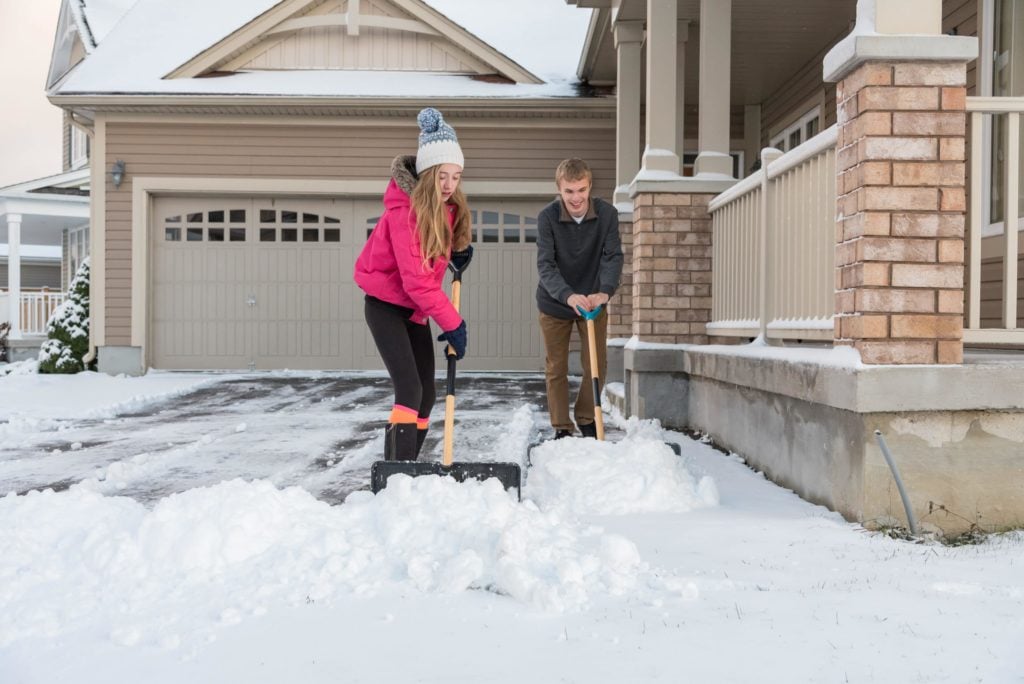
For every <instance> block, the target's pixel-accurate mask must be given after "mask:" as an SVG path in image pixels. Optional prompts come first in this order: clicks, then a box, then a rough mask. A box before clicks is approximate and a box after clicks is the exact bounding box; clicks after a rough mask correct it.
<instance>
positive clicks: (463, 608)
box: [0, 374, 1024, 684]
mask: <svg viewBox="0 0 1024 684" xmlns="http://www.w3.org/2000/svg"><path fill="white" fill-rule="evenodd" d="M255 377H256V376H237V375H235V376H230V375H210V374H191V375H187V374H150V375H148V376H146V377H143V378H109V377H106V376H101V375H97V374H81V375H79V376H49V377H47V376H35V375H31V374H15V375H9V376H6V377H0V440H2V442H0V496H2V494H3V493H4V492H7V491H10V490H12V489H15V490H18V491H21V489H23V488H24V487H23V484H24V482H26V481H31V477H30V472H29V471H31V463H27V464H26V463H24V461H26V460H28V461H32V460H38V461H39V462H40V464H41V465H40V468H41V469H42V470H47V469H50V470H51V471H53V472H47V473H45V477H43V478H42V480H45V479H46V478H50V477H53V476H55V475H58V474H59V473H57V472H56V470H57V469H58V466H57V464H62V465H61V466H60V467H66V468H69V469H71V468H73V464H74V460H75V459H76V458H81V459H83V460H85V461H87V462H88V463H89V465H88V467H87V468H86V470H87V471H88V472H92V471H93V470H96V469H97V468H96V466H97V463H96V462H94V460H95V459H96V457H95V456H90V452H91V451H94V450H100V449H102V448H103V447H100V446H90V445H89V444H88V443H86V445H85V446H81V445H80V446H79V447H78V448H77V449H76V448H73V447H69V448H68V449H66V450H64V449H62V450H61V451H62V453H61V454H59V455H56V456H54V455H52V454H51V452H50V451H44V450H41V446H40V445H46V446H47V448H48V447H49V446H50V445H52V444H53V443H56V442H59V441H61V440H64V441H67V440H74V439H86V442H88V441H89V440H95V442H96V443H97V444H98V443H99V442H101V441H103V440H107V445H106V447H105V448H107V449H108V451H106V452H104V453H105V454H106V455H105V456H104V457H103V459H99V460H105V461H107V462H105V465H103V467H102V469H100V470H101V471H102V473H101V474H102V477H99V476H95V477H82V478H80V481H79V480H78V479H75V480H74V481H75V483H74V484H70V485H69V486H67V488H66V489H63V490H62V491H59V492H54V491H52V490H50V491H41V492H40V491H33V492H30V493H28V494H26V495H17V494H15V493H14V492H11V493H9V494H7V495H6V496H3V497H2V498H0V682H3V683H4V684H6V683H7V682H12V683H13V682H74V683H76V684H77V683H79V682H141V681H145V682H185V681H190V682H233V681H239V682H246V683H250V682H281V681H290V682H412V681H415V682H510V683H511V682H515V683H517V684H518V683H519V682H522V681H536V682H617V683H618V682H681V681H695V682H748V681H763V682H775V681H780V682H781V681H784V682H833V681H834V682H847V681H849V682H865V681H873V682H939V681H948V682H974V681H977V682H1018V681H1022V679H1021V675H1022V673H1024V658H1022V656H1021V655H1020V654H1019V653H1020V649H1019V644H1020V643H1021V642H1022V641H1024V572H1022V566H1024V534H1022V533H1013V534H1008V535H1003V536H998V537H992V538H990V539H989V540H988V541H986V542H985V543H983V544H980V545H974V546H963V547H955V548H954V547H947V546H941V545H938V544H933V543H928V544H914V543H908V542H901V541H895V540H891V539H888V538H886V537H884V536H882V535H878V534H872V533H868V532H866V531H865V530H863V529H861V528H860V527H858V526H856V525H851V524H849V523H847V522H845V521H844V520H842V519H841V518H840V517H839V516H837V515H835V514H833V513H831V512H829V511H827V510H825V509H823V508H821V507H818V506H814V505H812V504H809V503H806V502H804V501H802V500H800V499H799V498H798V497H796V496H794V495H793V494H792V493H790V492H788V491H786V490H783V489H781V488H779V487H777V486H775V485H773V484H771V483H769V482H767V481H765V480H764V478H763V477H761V476H760V475H759V474H757V473H754V472H752V471H751V470H750V469H749V468H747V467H746V466H745V465H744V464H743V463H742V461H741V460H740V459H739V458H738V457H736V456H727V455H724V454H722V453H720V452H718V451H715V450H714V449H712V448H711V447H710V446H709V445H707V444H702V443H700V442H696V441H693V440H690V439H688V438H686V437H685V436H683V435H681V434H678V433H673V432H670V431H663V430H662V429H661V428H660V427H659V426H657V425H656V424H653V423H650V422H643V421H635V420H634V421H624V420H622V419H620V418H617V417H611V416H609V418H608V420H609V421H611V422H613V423H615V424H616V425H617V428H618V429H617V430H614V431H613V433H614V435H615V440H616V441H613V442H609V443H604V444H601V443H597V442H595V441H594V440H585V439H571V440H561V441H559V442H549V443H545V444H542V445H541V446H539V447H537V448H535V449H534V450H533V453H532V456H531V461H532V467H531V468H530V469H529V471H528V476H527V480H526V483H525V487H524V497H523V501H522V502H517V501H516V500H515V499H514V497H512V496H510V495H508V494H506V493H505V492H503V491H501V489H500V487H499V486H497V485H496V483H494V482H486V483H466V484H461V485H459V484H456V483H454V482H452V481H449V480H443V479H437V478H417V479H415V480H414V479H408V478H396V479H393V480H392V481H391V483H390V485H389V487H388V488H387V489H386V490H384V491H383V492H382V493H381V494H379V495H377V496H373V495H371V494H370V493H369V492H366V491H354V492H352V493H350V494H348V496H347V499H346V500H345V502H344V503H343V504H341V505H330V504H329V503H327V501H328V500H330V497H329V496H323V492H325V491H328V488H327V487H326V485H325V484H324V482H325V481H326V480H327V479H329V478H331V477H342V476H346V477H354V475H353V474H354V473H355V472H356V469H358V470H359V471H360V472H362V470H365V469H366V468H367V467H368V464H369V462H370V461H372V460H373V458H375V450H376V448H377V447H378V446H379V435H377V434H376V431H374V430H372V429H371V430H369V435H368V436H367V435H364V437H366V439H363V440H362V441H359V440H355V441H352V442H351V446H346V444H349V442H346V441H345V440H340V441H338V440H333V441H332V440H331V439H329V435H327V434H326V430H324V429H323V428H322V427H321V421H325V420H327V419H328V418H333V419H335V420H336V421H338V422H339V424H340V425H341V428H339V429H340V431H341V432H345V431H347V430H354V427H353V424H348V423H345V422H344V421H345V418H344V417H345V416H346V415H349V414H352V415H354V416H356V418H357V419H359V420H362V421H366V420H369V418H368V417H369V416H371V415H378V416H379V415H383V414H384V413H385V412H386V408H387V405H388V403H389V400H390V398H389V397H386V396H385V395H384V394H382V393H381V392H376V391H375V392H370V391H367V392H364V393H362V394H358V395H356V394H354V392H355V390H354V389H352V387H353V383H354V384H356V385H358V384H360V383H363V384H366V385H367V386H368V387H377V386H378V384H377V383H378V380H379V378H377V377H375V376H370V375H367V376H361V375H349V376H339V375H338V374H335V375H333V376H332V375H328V374H322V375H317V374H307V375H301V374H295V375H287V376H281V377H283V378H284V379H285V380H287V381H289V382H294V383H295V384H297V385H299V386H300V389H299V390H294V394H295V397H296V401H295V402H294V403H292V404H288V405H287V406H285V407H283V408H282V406H281V404H282V402H280V401H279V397H280V395H279V394H273V393H270V394H268V393H264V392H261V391H257V388H258V387H260V386H261V385H260V384H259V381H258V379H253V378H255ZM332 382H335V383H338V384H337V385H336V386H337V387H338V388H339V389H338V392H337V394H336V395H334V398H335V401H333V402H330V401H326V400H325V399H324V398H323V396H322V395H321V397H320V399H319V401H317V402H313V401H312V400H310V399H309V396H310V395H308V394H303V391H304V390H302V388H304V387H306V386H307V385H308V384H309V383H332ZM479 382H480V383H481V384H482V385H484V386H485V389H484V390H479V391H478V394H477V395H474V394H472V392H468V393H467V397H466V398H462V397H461V395H460V408H459V411H460V413H461V414H462V415H463V419H462V420H460V423H459V430H460V434H459V440H461V441H459V442H457V444H458V445H459V446H460V449H461V450H460V449H457V458H459V459H460V460H468V459H474V458H502V459H511V458H521V457H522V455H523V452H524V450H525V448H526V447H527V445H529V444H530V443H531V442H533V441H535V440H536V438H537V435H538V430H539V426H540V424H541V423H542V422H543V414H541V413H540V411H539V409H537V408H536V406H535V405H534V403H535V399H536V393H535V392H533V393H527V392H525V391H524V392H523V394H522V395H521V396H520V397H519V398H518V400H517V399H516V398H515V397H514V396H513V397H512V398H511V399H510V398H508V397H505V398H504V399H502V400H501V402H499V401H497V400H496V399H493V397H495V396H497V395H496V394H495V392H494V390H493V386H492V385H488V384H487V383H488V382H493V380H488V379H487V378H482V379H480V380H479ZM518 382H525V381H524V380H522V379H520V380H518ZM532 382H534V384H536V378H534V379H532ZM329 386H331V387H333V386H334V385H329ZM240 388H243V389H244V391H243V389H240ZM300 390H301V391H300ZM199 396H206V397H208V398H209V399H208V403H207V404H204V405H203V406H204V408H203V409H202V410H201V411H199V412H197V413H200V414H202V415H196V414H189V413H187V412H185V411H183V407H182V406H180V404H182V403H187V402H190V401H192V398H194V397H199ZM231 396H235V397H236V399H235V400H234V401H232V402H228V401H227V398H229V397H231ZM474 396H479V397H481V398H480V399H479V400H478V401H476V402H475V403H477V404H479V405H478V406H473V405H472V403H474V402H473V401H472V398H473V397H474ZM268 397H278V398H276V399H273V400H271V399H270V398H268ZM346 397H347V398H346ZM486 397H492V399H493V400H492V401H491V402H490V403H488V401H486ZM83 398H84V399H86V400H87V401H84V402H83ZM502 403H504V405H502ZM229 404H230V406H229ZM332 404H333V405H332ZM209 406H222V407H223V411H224V412H225V413H226V415H224V416H222V417H221V419H220V420H221V422H219V423H218V422H211V421H212V418H210V417H209V416H206V415H205V413H206V412H207V410H208V407H209ZM282 414H283V415H282ZM133 415H134V416H136V417H135V418H132V417H131V416H133ZM161 417H162V419H163V422H162V423H160V424H158V422H157V419H158V418H161ZM303 418H304V419H305V420H306V421H307V422H308V423H310V425H311V426H312V428H311V430H310V433H311V434H303V433H302V432H301V429H302V426H303ZM243 423H244V424H245V425H246V427H244V428H242V429H238V428H239V427H240V426H241V425H242V424H243ZM264 427H267V431H264V430H263V428H264ZM289 430H290V431H292V432H293V433H295V434H292V435H291V438H292V440H293V442H297V443H298V445H299V446H298V451H297V452H296V453H298V452H301V451H303V450H304V451H309V452H314V453H313V456H312V457H311V460H313V459H314V458H315V459H322V458H323V456H324V453H325V450H329V453H330V454H331V455H332V459H331V461H332V462H331V464H330V465H327V464H326V463H324V464H322V465H321V467H320V470H319V471H318V473H319V474H318V475H317V478H319V479H315V480H314V479H311V478H312V477H313V476H312V475H310V474H308V473H307V474H306V475H303V476H302V477H298V476H294V475H285V474H283V473H284V471H282V470H273V469H270V468H268V467H266V466H265V464H264V461H263V460H261V459H262V458H263V457H262V456H260V455H261V454H265V452H264V451H263V450H262V449H261V445H262V443H263V442H265V441H267V440H273V439H274V435H273V434H271V433H272V432H275V431H276V432H282V431H285V432H287V431H289ZM171 431H176V433H177V434H178V438H179V442H178V444H177V445H174V446H171V447H168V450H167V452H162V453H163V456H167V458H168V459H169V460H167V461H165V462H161V464H160V465H159V467H157V466H155V465H153V463H152V462H149V467H148V468H147V462H146V461H145V459H143V461H142V462H139V460H138V459H137V456H138V455H139V454H134V455H132V453H133V452H132V449H131V448H130V447H128V446H126V444H130V442H131V440H132V439H137V440H139V441H140V442H145V443H146V444H147V446H146V449H151V448H152V445H153V444H156V442H157V441H158V440H159V439H161V438H164V437H166V435H167V434H168V433H169V432H171ZM123 432H128V434H121V433H123ZM541 432H544V433H546V430H543V429H541ZM83 436H84V437H83ZM204 439H205V442H204V441H203V440H204ZM282 439H283V438H282ZM664 440H669V441H673V442H677V443H679V444H681V445H682V456H681V457H677V456H675V455H674V454H673V453H672V451H671V449H669V448H668V447H667V446H666V445H665V444H664ZM72 444H73V443H72ZM112 444H121V445H122V446H121V447H119V448H120V451H118V452H116V453H121V454H122V455H127V456H126V457H123V458H121V460H117V459H116V457H115V456H114V454H115V450H113V447H112V446H111V445H112ZM196 444H198V446H195V445H196ZM275 444H279V445H280V444H285V442H284V441H281V442H275ZM186 448H191V451H189V452H188V454H189V458H187V459H186V458H184V457H182V456H181V454H180V453H178V452H179V451H180V450H182V449H186ZM277 448H282V447H280V446H279V447H277ZM349 451H352V452H358V453H357V454H354V453H349ZM250 452H251V453H252V454H256V456H254V463H255V465H253V467H252V470H254V471H255V472H256V474H257V475H256V476H255V477H253V476H249V477H235V476H231V473H232V472H237V473H244V472H246V467H245V463H246V458H247V457H248V455H249V453H250ZM168 454H171V456H168ZM175 454H176V455H175ZM51 456H52V457H53V458H58V457H59V460H50V459H51ZM229 456H231V457H233V459H234V461H235V462H236V466H235V467H236V471H232V470H231V469H230V468H229V467H228V465H226V463H227V462H228V461H229V460H230V459H229V458H228V457H229ZM150 458H152V459H154V460H156V461H160V458H161V457H157V456H151V457H150ZM133 459H135V460H134V461H133ZM204 459H210V460H215V461H219V462H222V463H224V464H225V465H221V466H219V467H217V468H212V469H205V470H204V469H203V468H202V467H201V466H200V463H201V462H202V461H203V460H204ZM334 459H336V462H335V461H334ZM12 461H20V462H19V463H14V464H12ZM238 462H240V463H241V465H237V463H238ZM133 467H134V469H135V470H134V471H133ZM216 475H228V476H229V477H228V478H227V479H225V481H219V480H214V479H213V476H216ZM362 477H363V480H364V481H365V476H362ZM160 478H165V479H170V480H174V482H175V486H174V487H173V488H172V489H171V490H170V491H173V492H174V493H173V494H170V495H168V496H157V495H156V494H155V492H156V491H157V488H156V487H155V486H150V485H149V484H147V485H146V486H142V484H140V483H142V482H147V483H148V482H149V481H151V480H156V479H160ZM303 478H306V479H305V480H304V479H303ZM42 480H40V481H42ZM12 482H17V483H18V484H17V485H16V486H13V487H12V486H11V483H12ZM190 482H192V483H193V485H194V486H189V483H190ZM118 483H120V484H123V485H124V486H121V487H119V486H117V484H118ZM310 483H312V484H310ZM126 493H127V494H132V496H125V494H126ZM314 494H319V496H315V495H314Z"/></svg>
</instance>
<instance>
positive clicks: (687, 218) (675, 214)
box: [632, 192, 714, 344]
mask: <svg viewBox="0 0 1024 684" xmlns="http://www.w3.org/2000/svg"><path fill="white" fill-rule="evenodd" d="M712 197H714V194H713V193H676V192H665V193H655V192H639V193H637V194H636V195H635V196H634V198H633V201H634V210H633V220H634V223H633V328H632V333H633V334H634V335H637V336H638V337H639V338H640V339H641V340H643V341H645V342H668V343H681V342H688V343H693V344H707V343H708V341H709V340H708V334H707V328H706V326H707V323H708V322H709V321H710V320H711V215H710V214H709V213H708V202H709V201H710V200H711V198H712Z"/></svg>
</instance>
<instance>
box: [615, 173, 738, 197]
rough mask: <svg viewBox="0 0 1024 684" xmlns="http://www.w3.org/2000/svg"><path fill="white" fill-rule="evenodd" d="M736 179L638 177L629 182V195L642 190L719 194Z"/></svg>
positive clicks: (634, 194)
mask: <svg viewBox="0 0 1024 684" xmlns="http://www.w3.org/2000/svg"><path fill="white" fill-rule="evenodd" d="M736 182H737V181H736V180H734V179H730V180H719V179H701V178H692V177H691V178H683V177H678V178H666V179H665V180H654V179H637V180H634V181H633V182H632V183H630V184H629V196H630V197H636V196H637V195H639V194H640V193H642V192H674V193H680V194H702V195H712V194H713V195H717V194H718V193H720V192H725V191H726V190H728V189H729V188H731V187H732V186H733V185H735V184H736Z"/></svg>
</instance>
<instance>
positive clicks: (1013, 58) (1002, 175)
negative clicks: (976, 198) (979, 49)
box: [989, 0, 1024, 232]
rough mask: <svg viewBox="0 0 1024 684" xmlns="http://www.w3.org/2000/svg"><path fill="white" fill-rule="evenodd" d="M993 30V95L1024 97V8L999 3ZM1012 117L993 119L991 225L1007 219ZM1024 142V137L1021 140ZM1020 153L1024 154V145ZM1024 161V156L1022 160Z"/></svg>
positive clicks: (1021, 197)
mask: <svg viewBox="0 0 1024 684" xmlns="http://www.w3.org/2000/svg"><path fill="white" fill-rule="evenodd" d="M993 9H994V10H995V11H994V20H995V27H994V29H993V31H992V39H993V46H992V95H993V97H1021V96H1024V44H1022V43H1024V23H1022V22H1024V5H1022V4H1021V3H1020V2H1017V1H1016V0H995V6H994V8H993ZM1008 118H1009V117H1007V116H1005V115H1000V116H994V117H992V167H991V168H992V183H991V189H992V191H991V204H990V205H989V212H990V213H989V222H990V223H992V224H1000V225H999V226H998V229H997V230H998V231H999V232H1002V225H1001V224H1002V223H1003V221H1004V219H1005V216H1006V157H1007V155H1008V153H1009V149H1008V145H1007V139H1008V136H1009V131H1008ZM1021 140H1022V141H1024V137H1022V138H1021ZM1018 153H1024V142H1022V145H1021V149H1020V150H1018ZM1022 158H1024V157H1022ZM1017 196H1018V203H1019V204H1018V213H1019V214H1020V215H1024V193H1022V192H1021V190H1020V188H1018V192H1017Z"/></svg>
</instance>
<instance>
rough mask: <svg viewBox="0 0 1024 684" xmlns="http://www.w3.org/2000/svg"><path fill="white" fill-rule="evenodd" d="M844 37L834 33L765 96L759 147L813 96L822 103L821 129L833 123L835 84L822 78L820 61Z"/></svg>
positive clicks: (800, 113)
mask: <svg viewBox="0 0 1024 684" xmlns="http://www.w3.org/2000/svg"><path fill="white" fill-rule="evenodd" d="M845 36H846V34H845V33H843V34H842V35H838V36H836V37H835V38H834V39H833V40H832V42H831V43H829V44H828V45H827V46H826V47H825V48H824V49H822V50H821V52H819V53H818V54H816V55H815V56H814V57H812V58H811V60H810V61H809V62H807V63H806V64H805V65H804V66H802V67H801V68H800V69H799V70H798V71H797V72H796V73H795V74H793V75H792V77H790V78H789V80H787V81H786V82H785V83H784V84H783V86H782V87H781V88H779V89H778V90H776V91H775V92H774V93H772V94H771V96H769V97H768V98H767V99H765V101H764V103H763V104H762V105H761V145H762V147H764V146H766V145H768V139H769V138H770V137H771V135H772V134H773V133H776V132H778V131H779V130H782V129H784V128H785V127H786V126H788V125H789V124H791V123H793V122H794V121H796V120H797V119H798V118H799V117H800V116H801V115H802V114H804V113H805V112H806V110H807V109H808V107H807V103H808V101H809V100H812V99H816V100H818V101H820V102H821V104H822V121H821V129H822V130H823V129H825V128H828V127H829V126H831V125H832V124H834V123H835V122H836V85H835V83H825V82H824V81H823V80H822V75H821V63H822V60H824V59H825V55H826V54H828V51H829V50H831V49H832V48H833V46H835V44H836V43H838V42H839V41H840V40H841V39H842V38H844V37H845Z"/></svg>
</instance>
